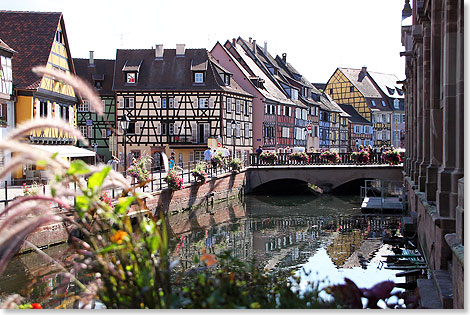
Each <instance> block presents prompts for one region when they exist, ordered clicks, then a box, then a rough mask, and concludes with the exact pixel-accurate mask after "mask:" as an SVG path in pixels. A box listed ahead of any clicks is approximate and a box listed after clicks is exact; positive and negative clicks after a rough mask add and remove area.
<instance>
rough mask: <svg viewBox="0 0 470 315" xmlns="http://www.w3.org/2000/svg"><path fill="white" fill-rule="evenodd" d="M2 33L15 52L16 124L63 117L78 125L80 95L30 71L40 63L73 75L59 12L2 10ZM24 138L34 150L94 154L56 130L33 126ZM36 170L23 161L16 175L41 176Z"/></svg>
mask: <svg viewBox="0 0 470 315" xmlns="http://www.w3.org/2000/svg"><path fill="white" fill-rule="evenodd" d="M0 38H2V39H3V40H5V41H7V42H8V43H9V45H10V46H11V47H12V48H13V49H14V50H16V51H17V52H18V54H16V55H15V59H14V61H13V63H12V67H13V86H14V89H15V95H16V103H15V121H16V124H21V123H23V122H25V121H28V120H32V119H36V118H40V117H42V118H50V119H59V118H61V119H63V120H66V121H68V122H69V123H70V124H71V125H73V126H76V111H77V104H78V103H80V98H79V96H78V95H76V94H75V92H74V90H73V88H72V87H71V86H69V85H67V84H65V83H63V82H60V81H57V80H54V79H53V78H51V77H49V76H46V75H44V76H42V77H40V76H37V75H36V74H34V73H33V72H32V71H31V69H32V68H33V67H34V66H39V65H42V66H46V67H47V68H48V69H55V70H60V71H64V72H68V73H71V74H75V69H74V66H73V61H72V58H71V55H70V49H69V44H68V40H67V34H66V30H65V23H64V18H63V15H62V13H60V12H17V11H0ZM25 141H27V142H29V143H30V144H34V145H35V146H36V148H37V149H43V150H45V151H48V152H58V153H59V156H61V157H66V158H71V157H86V156H94V152H91V151H88V150H84V149H79V148H76V147H74V146H73V144H75V142H76V139H75V138H73V137H71V136H70V135H68V134H64V133H62V132H59V131H58V130H57V129H45V130H38V131H33V132H31V134H30V135H28V136H27V137H26V138H25ZM39 169H40V168H39V167H36V166H34V165H30V166H25V168H24V169H23V170H18V171H17V172H16V174H15V175H14V177H15V178H17V179H19V178H27V179H31V180H33V179H36V178H37V179H41V178H40V173H39V172H38V171H39ZM31 177H32V178H31Z"/></svg>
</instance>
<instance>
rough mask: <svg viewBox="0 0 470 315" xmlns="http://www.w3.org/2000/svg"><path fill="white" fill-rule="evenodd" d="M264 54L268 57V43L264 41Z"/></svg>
mask: <svg viewBox="0 0 470 315" xmlns="http://www.w3.org/2000/svg"><path fill="white" fill-rule="evenodd" d="M264 54H265V55H268V42H267V41H264Z"/></svg>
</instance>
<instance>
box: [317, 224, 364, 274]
mask: <svg viewBox="0 0 470 315" xmlns="http://www.w3.org/2000/svg"><path fill="white" fill-rule="evenodd" d="M333 233H334V234H336V235H335V237H334V239H333V241H332V242H331V243H330V244H329V245H328V246H327V247H326V252H327V253H328V255H329V256H330V258H331V261H332V262H333V263H334V264H335V265H336V267H343V265H344V263H345V262H346V260H347V259H348V258H349V257H350V256H351V255H352V254H353V253H354V252H355V251H356V250H357V249H358V248H359V247H360V246H361V244H362V241H363V240H364V237H363V235H362V233H361V231H360V230H356V231H352V232H346V233H339V232H333Z"/></svg>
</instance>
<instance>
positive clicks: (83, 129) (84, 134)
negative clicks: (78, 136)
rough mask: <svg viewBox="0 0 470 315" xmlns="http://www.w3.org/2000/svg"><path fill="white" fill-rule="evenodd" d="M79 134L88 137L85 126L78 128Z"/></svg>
mask: <svg viewBox="0 0 470 315" xmlns="http://www.w3.org/2000/svg"><path fill="white" fill-rule="evenodd" d="M80 132H81V133H82V135H83V136H84V137H85V138H87V137H88V135H87V126H80Z"/></svg>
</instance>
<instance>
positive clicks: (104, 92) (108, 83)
mask: <svg viewBox="0 0 470 315" xmlns="http://www.w3.org/2000/svg"><path fill="white" fill-rule="evenodd" d="M73 62H74V65H75V71H76V73H77V76H79V77H81V78H82V79H84V80H85V81H87V82H88V83H90V85H91V86H93V87H94V89H95V91H96V92H97V93H98V94H99V96H100V98H101V101H102V102H103V106H104V116H100V115H98V114H97V113H96V112H95V111H94V110H93V108H91V107H90V104H89V102H88V100H86V99H83V102H82V103H81V104H79V105H78V110H77V127H78V128H79V129H80V131H81V132H82V134H83V136H84V137H85V138H87V139H88V141H89V142H90V144H91V146H92V148H93V150H95V152H96V154H97V160H98V161H101V162H104V163H106V162H107V161H108V160H109V159H111V158H112V156H113V155H114V154H116V149H117V148H116V136H115V135H114V133H113V132H112V128H114V127H115V125H116V102H115V97H114V92H113V90H112V86H113V75H114V60H109V59H95V58H94V52H93V51H90V56H89V58H88V59H82V58H74V59H73Z"/></svg>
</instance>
